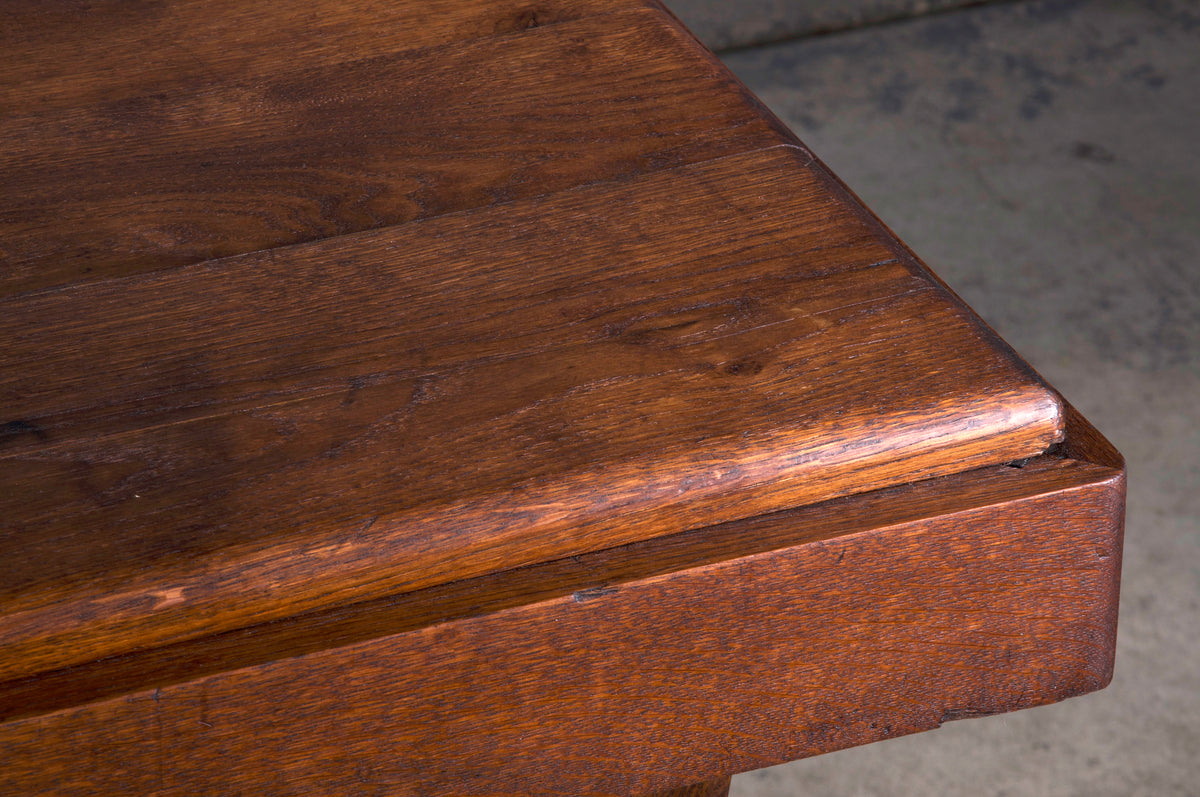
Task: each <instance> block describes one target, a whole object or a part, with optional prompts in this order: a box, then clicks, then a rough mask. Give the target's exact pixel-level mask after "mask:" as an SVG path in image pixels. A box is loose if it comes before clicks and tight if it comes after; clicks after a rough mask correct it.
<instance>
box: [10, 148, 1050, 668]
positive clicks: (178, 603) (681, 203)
mask: <svg viewBox="0 0 1200 797" xmlns="http://www.w3.org/2000/svg"><path fill="white" fill-rule="evenodd" d="M806 161H807V155H806V153H803V152H800V151H796V150H793V149H790V148H776V149H773V150H767V151H762V152H756V153H747V154H745V155H739V156H732V157H730V158H726V159H721V160H717V161H712V162H710V163H707V164H701V165H697V166H693V167H685V168H681V169H678V170H670V171H664V172H659V173H656V174H653V175H647V176H643V177H639V178H636V179H631V180H628V181H623V182H614V183H606V184H603V185H598V186H594V187H588V188H583V189H579V190H576V191H567V192H561V193H558V194H555V195H554V196H552V197H548V198H545V199H538V200H530V201H526V202H522V203H513V204H511V205H507V206H503V207H497V208H490V209H486V210H480V211H475V212H471V213H467V214H458V215H454V216H447V217H442V218H439V219H431V220H427V221H422V222H419V223H416V224H413V225H409V226H405V227H394V228H389V229H387V230H382V231H377V232H372V233H365V234H361V235H358V236H354V237H342V238H338V239H334V240H330V241H325V242H320V243H316V244H311V245H306V246H300V247H291V248H288V249H280V250H274V251H271V252H267V253H262V254H256V255H247V256H244V257H240V258H232V259H229V260H226V261H223V262H213V263H206V264H202V265H197V266H194V267H188V268H182V269H175V270H171V271H169V272H164V273H158V274H150V275H143V276H138V277H132V278H127V279H123V280H113V281H108V282H102V283H96V284H92V285H86V286H81V287H79V288H75V289H72V290H70V291H59V292H51V293H47V294H42V295H35V296H26V297H19V298H17V299H13V300H9V301H7V302H0V307H2V308H3V310H4V312H3V313H2V314H0V337H4V338H5V339H6V340H8V341H9V345H8V346H7V347H6V349H5V350H4V351H3V352H0V370H2V372H3V373H4V374H5V376H4V377H3V378H2V381H0V397H2V398H3V401H4V407H5V411H6V413H7V417H6V418H5V419H4V421H5V422H7V423H9V424H10V427H9V428H10V429H14V427H13V426H12V424H14V423H15V424H20V425H19V426H17V427H15V429H14V431H15V433H14V434H10V437H9V439H8V440H7V441H6V443H7V445H5V447H4V449H3V450H2V451H0V457H2V458H0V478H3V479H4V481H5V483H6V484H7V485H8V489H7V491H6V494H5V495H4V496H2V497H0V512H2V513H3V516H4V517H5V520H4V523H3V529H4V531H3V533H2V534H0V584H2V585H3V587H2V591H0V596H2V597H3V598H4V614H3V616H0V639H3V640H4V642H5V644H6V651H7V652H8V654H9V655H8V656H6V658H5V660H4V661H3V662H2V663H0V676H4V677H13V676H16V675H20V674H25V673H30V672H36V671H37V670H39V669H44V668H52V667H59V666H64V665H67V664H71V663H74V662H79V661H86V660H87V659H89V658H95V657H98V656H104V655H109V654H112V653H116V652H119V651H121V650H124V649H128V648H129V647H131V646H134V645H137V646H140V645H146V644H158V643H161V642H164V641H169V640H172V639H179V638H183V637H185V636H189V635H195V634H197V633H200V632H202V631H203V632H212V631H214V630H224V629H230V628H237V627H239V626H242V625H246V624H247V623H252V622H260V621H263V620H268V619H273V618H278V617H284V616H288V615H290V614H294V613H296V612H299V611H308V610H312V609H315V608H318V607H320V606H324V605H330V604H336V603H339V602H343V601H346V600H361V599H365V598H370V597H373V596H379V595H386V594H390V593H393V592H397V591H404V590H410V589H415V588H419V587H423V586H428V585H431V584H436V583H439V582H442V581H448V580H452V579H455V578H464V577H469V576H473V575H478V574H480V573H483V572H487V571H489V570H495V569H503V568H506V567H512V566H515V565H520V564H525V563H528V562H535V561H541V560H545V559H551V558H556V557H558V556H563V555H567V554H571V553H579V552H583V551H588V550H595V549H598V548H604V547H609V546H612V545H617V544H621V543H624V542H629V541H632V540H636V539H643V538H646V537H651V536H656V535H661V534H668V533H672V532H675V531H679V530H681V529H686V528H692V527H695V526H698V525H706V524H711V523H716V522H724V521H728V520H732V519H735V518H740V517H746V516H749V515H754V514H758V513H762V512H768V511H773V510H777V509H783V508H787V507H790V506H797V505H802V504H805V503H811V502H814V501H820V500H824V499H827V498H831V497H834V496H836V495H841V494H846V493H849V492H860V491H864V490H870V489H876V488H879V487H884V486H888V485H891V484H897V483H901V482H905V481H911V480H913V479H919V478H927V477H930V476H935V475H941V474H945V473H951V472H955V471H961V470H964V469H966V468H970V467H976V466H979V465H985V464H994V463H997V462H1005V461H1008V460H1012V459H1018V458H1022V457H1029V456H1032V455H1035V454H1037V453H1039V452H1041V451H1043V450H1045V449H1046V448H1047V447H1048V446H1050V445H1052V444H1053V443H1055V442H1056V441H1057V440H1059V439H1060V438H1061V427H1060V421H1059V408H1058V402H1057V399H1056V397H1055V396H1054V395H1053V394H1052V393H1051V392H1050V391H1049V390H1048V389H1047V388H1046V387H1045V386H1043V385H1042V384H1041V383H1039V382H1037V381H1035V380H1033V379H1031V378H1028V377H1027V376H1026V375H1025V373H1024V372H1023V370H1022V369H1021V368H1020V367H1019V366H1017V365H1016V364H1014V362H1013V361H1012V360H1011V359H1009V358H1007V357H1006V356H1004V355H1003V353H1000V352H998V351H997V350H996V349H995V348H994V347H993V346H992V345H991V344H990V343H989V342H988V341H987V340H986V339H985V338H984V337H983V336H982V335H981V333H980V331H979V329H978V326H977V324H976V322H975V321H974V319H973V318H972V317H970V316H969V314H967V313H966V312H965V311H963V310H961V309H960V308H957V307H955V306H953V305H952V304H951V303H950V302H948V301H947V299H946V296H945V294H944V292H943V291H942V290H941V289H940V288H939V287H938V286H937V285H936V284H935V283H934V282H933V281H932V280H930V279H929V278H928V277H927V276H926V275H924V274H923V273H921V272H919V271H914V270H913V269H911V268H909V267H908V266H906V265H903V264H899V263H896V262H894V261H893V260H891V259H890V258H889V257H888V253H887V250H886V249H885V248H883V247H882V246H881V245H879V243H877V241H876V240H875V239H874V238H873V237H872V236H871V235H870V233H869V230H868V229H867V228H866V227H865V226H864V225H863V224H861V223H859V222H858V221H857V219H856V216H855V215H853V214H852V213H851V212H850V211H849V210H848V209H846V208H845V207H843V206H841V205H839V204H838V203H836V202H831V201H829V200H827V199H826V198H825V197H826V196H827V195H826V193H825V190H824V186H825V183H824V182H822V181H821V180H820V179H818V178H817V177H816V176H815V175H814V174H813V173H812V172H810V171H808V170H806V169H805V168H804V167H805V163H806ZM745 216H750V217H752V218H754V219H755V220H756V224H755V225H753V226H752V227H751V228H749V229H751V230H752V232H751V233H750V234H749V235H743V234H742V233H741V232H740V231H739V227H738V226H737V225H738V221H739V219H740V218H743V217H745ZM646 219H654V225H655V230H656V233H655V234H654V235H647V234H645V233H644V232H642V231H641V228H642V226H643V225H644V224H645V220H646ZM564 246H566V247H569V248H570V250H571V251H572V252H573V253H574V257H573V258H572V259H571V260H570V261H569V262H567V263H564V262H563V260H562V258H561V254H560V253H561V251H562V248H563V247H564ZM449 252H453V256H454V259H453V260H450V259H449V258H448V253H449ZM344 263H354V268H353V270H350V271H345V273H344V274H343V275H342V276H339V277H336V278H331V275H333V274H335V273H337V269H338V268H339V264H344ZM614 264H619V266H620V268H619V269H615V270H614ZM343 268H344V267H343ZM45 319H59V320H58V321H57V323H54V324H49V325H47V324H45V323H44V320H45ZM447 452H453V453H452V456H448V455H447ZM46 485H53V486H54V487H53V489H52V490H47V489H46ZM117 529H120V534H119V536H114V531H115V530H117Z"/></svg>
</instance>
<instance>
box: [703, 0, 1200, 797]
mask: <svg viewBox="0 0 1200 797" xmlns="http://www.w3.org/2000/svg"><path fill="white" fill-rule="evenodd" d="M725 61H726V63H727V64H728V65H729V66H730V67H731V68H732V69H733V70H734V71H735V72H736V73H737V74H738V75H739V76H740V77H741V78H742V79H743V80H744V81H745V82H746V83H747V84H749V86H750V87H751V88H752V89H753V90H754V91H755V92H756V93H757V94H758V95H759V96H760V97H761V98H762V99H763V100H764V101H765V102H766V104H767V105H768V106H769V107H771V108H772V109H774V110H775V111H776V113H778V114H779V115H780V116H781V117H782V118H783V119H784V121H785V122H787V123H788V124H789V125H790V126H791V127H792V129H793V130H795V131H796V133H797V134H798V135H799V136H800V138H801V139H803V140H804V141H805V142H806V143H808V144H809V145H810V146H811V147H812V148H813V150H815V151H816V153H817V155H818V156H820V157H821V158H822V159H824V160H825V161H826V162H827V163H828V164H829V165H830V166H831V167H832V168H833V170H834V171H835V172H836V173H838V174H839V175H841V177H842V178H843V179H844V180H845V181H846V182H847V183H848V184H849V185H850V186H851V188H853V189H854V190H856V191H857V192H858V193H859V194H860V196H861V197H862V198H863V199H864V201H865V202H866V203H867V205H868V206H870V207H871V208H873V209H874V210H875V211H876V212H877V213H878V214H879V215H880V216H881V217H882V218H883V220H884V221H885V222H887V223H888V224H889V225H891V227H892V228H893V229H894V230H895V231H896V232H897V233H898V234H899V235H900V237H901V238H903V239H904V240H905V241H907V242H908V243H909V244H910V245H911V246H912V247H913V249H915V250H916V252H917V253H918V254H920V255H921V256H923V257H924V258H925V259H926V261H927V262H928V263H929V265H930V266H931V267H932V268H933V269H934V270H935V271H937V272H938V273H939V274H941V275H942V277H943V278H945V279H946V280H947V281H948V282H949V283H950V285H951V286H952V287H953V288H955V289H956V290H957V291H958V292H959V293H960V294H961V295H962V296H963V297H964V298H965V299H966V300H967V302H968V303H970V304H971V305H972V306H973V307H974V308H975V309H976V310H977V311H978V312H979V313H980V314H981V315H982V316H983V317H984V318H985V319H986V320H987V321H988V322H990V323H991V324H992V325H993V326H994V327H995V328H996V329H997V330H998V331H999V332H1000V334H1001V335H1002V336H1003V337H1005V338H1006V339H1007V340H1008V341H1009V342H1010V343H1012V344H1013V346H1014V347H1015V348H1016V349H1017V350H1018V351H1019V352H1021V353H1022V354H1023V355H1024V356H1025V357H1026V358H1027V359H1028V360H1029V361H1030V362H1031V363H1033V365H1034V366H1035V367H1036V368H1038V370H1040V371H1041V373H1042V374H1044V375H1045V376H1046V378H1047V379H1048V380H1049V381H1050V382H1051V383H1052V384H1054V385H1055V386H1057V387H1058V388H1060V389H1061V390H1062V391H1063V393H1064V394H1065V395H1066V396H1067V397H1068V398H1069V399H1070V400H1071V401H1072V402H1073V403H1074V404H1075V405H1076V406H1078V407H1079V408H1080V410H1082V411H1083V412H1084V414H1085V415H1087V416H1088V417H1089V418H1090V419H1091V420H1092V421H1093V422H1094V423H1095V424H1096V426H1097V427H1098V428H1099V429H1101V431H1103V432H1105V434H1106V435H1107V436H1108V437H1109V438H1110V439H1111V440H1112V441H1113V442H1114V443H1115V444H1116V445H1117V446H1118V447H1119V448H1120V449H1121V450H1122V451H1123V452H1124V454H1125V456H1126V457H1127V458H1128V461H1129V472H1130V493H1129V506H1128V521H1127V537H1126V554H1125V566H1124V567H1125V569H1124V585H1123V590H1122V599H1121V619H1120V641H1119V645H1118V656H1117V670H1116V677H1115V679H1114V681H1113V683H1112V685H1111V686H1110V687H1109V688H1108V689H1107V690H1105V691H1102V692H1099V693H1096V694H1094V695H1089V696H1086V697H1082V698H1076V699H1074V700H1069V701H1066V702H1065V703H1061V704H1058V705H1054V706H1048V707H1045V708H1039V709H1033V710H1029V711H1024V712H1018V713H1015V714H1008V715H1003V716H998V717H990V718H986V719H976V720H964V721H959V722H953V723H950V724H948V725H947V726H945V727H944V728H941V729H939V730H936V731H932V732H929V733H925V734H919V735H917V736H912V737H907V738H903V739H897V740H894V741H887V742H882V743H879V744H875V745H870V746H867V747H863V748H858V749H854V750H848V751H844V752H839V753H834V754H831V755H826V756H822V757H819V758H815V759H809V760H807V761H801V762H798V763H795V764H790V765H787V766H782V767H776V768H773V769H768V770H763V771H761V772H755V773H750V774H747V775H742V776H739V777H737V778H735V779H734V786H733V790H732V792H731V794H732V795H734V797H768V795H771V796H776V795H777V796H782V795H805V796H806V797H815V796H816V795H838V796H839V797H850V795H922V796H923V797H924V796H926V795H957V794H963V795H967V794H969V795H979V796H980V797H986V796H987V795H996V796H997V797H999V795H1039V796H1040V795H1094V796H1097V797H1102V796H1103V795H1114V796H1115V795H1122V797H1125V796H1127V795H1196V794H1200V643H1198V639H1200V623H1198V615H1200V611H1198V610H1200V535H1198V534H1197V519H1198V518H1200V479H1198V478H1197V476H1198V474H1200V465H1198V461H1200V4H1198V3H1196V2H1181V1H1179V0H1162V1H1159V2H1153V1H1147V2H1140V3H1135V2H1132V0H1096V1H1095V2H1059V1H1055V2H1015V3H997V4H993V5H986V6H981V7H973V8H967V9H962V10H957V11H952V12H947V13H942V14H937V15H932V16H926V17H923V18H917V19H912V20H908V21H903V22H893V23H888V24H883V25H876V26H873V27H867V28H860V29H857V30H853V31H849V32H843V33H837V34H832V35H827V36H822V37H815V38H805V39H799V40H795V41H790V42H785V43H779V44H775V45H770V46H763V47H757V48H753V49H747V50H741V51H738V52H735V53H729V54H727V55H726V56H725Z"/></svg>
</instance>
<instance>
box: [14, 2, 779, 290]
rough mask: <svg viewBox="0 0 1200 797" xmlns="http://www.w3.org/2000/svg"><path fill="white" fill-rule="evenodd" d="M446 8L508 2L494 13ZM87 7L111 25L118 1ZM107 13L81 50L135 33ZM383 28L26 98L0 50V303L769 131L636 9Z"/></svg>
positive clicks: (750, 143) (529, 189)
mask: <svg viewBox="0 0 1200 797" xmlns="http://www.w3.org/2000/svg"><path fill="white" fill-rule="evenodd" d="M395 5H397V6H401V7H407V8H408V11H407V12H405V13H408V14H413V13H415V9H416V8H417V7H416V6H413V5H407V6H406V4H402V3H401V4H395ZM466 6H467V7H468V8H474V9H476V11H475V12H474V13H476V14H478V13H480V10H481V9H485V8H486V13H489V14H492V15H493V16H495V15H501V14H505V15H507V14H511V8H510V7H506V6H504V4H500V6H497V5H495V4H481V3H468V4H466ZM246 7H247V8H249V6H246ZM551 7H553V6H551ZM107 8H108V10H109V12H110V16H114V17H115V18H116V19H117V20H118V21H119V19H120V18H121V17H122V15H123V14H125V13H126V12H124V11H123V9H125V8H126V6H124V5H109V6H108V7H107ZM255 8H257V6H255ZM194 13H200V12H198V11H196V12H194ZM298 13H299V12H296V11H292V12H287V14H285V16H286V15H288V14H290V15H295V14H298ZM346 13H351V12H346ZM419 13H422V14H423V13H424V11H420V12H419ZM556 13H557V12H556ZM97 14H98V12H94V11H93V12H89V14H85V15H84V17H83V21H81V22H77V23H76V24H77V25H79V24H83V22H86V21H87V20H91V19H92V18H93V16H96V15H97ZM308 14H309V12H308V11H305V12H304V18H305V19H307V15H308ZM34 16H37V15H36V14H34ZM100 16H101V18H102V19H108V17H106V16H103V15H100ZM135 16H136V15H135ZM335 16H336V15H335ZM189 18H190V16H189ZM505 18H507V17H505ZM285 22H286V23H287V24H291V25H293V26H300V25H301V23H302V22H303V19H290V17H289V20H285ZM339 24H341V25H343V26H344V25H347V24H349V22H348V21H346V18H344V19H343V22H341V23H339ZM358 24H359V25H362V26H364V27H368V28H369V26H370V25H371V24H372V23H371V22H370V21H369V20H368V21H365V22H362V21H360V22H359V23H358ZM110 25H111V26H112V27H114V29H115V34H117V38H116V40H115V41H114V42H111V43H110V44H109V45H104V46H100V47H99V52H98V54H97V55H94V56H92V58H91V59H90V61H89V62H92V63H95V62H97V61H98V60H99V61H102V60H103V59H104V58H105V57H107V56H106V54H107V53H108V52H109V50H110V49H120V50H121V51H122V52H131V51H130V50H128V49H127V48H130V47H132V46H134V45H135V44H136V43H137V41H139V40H140V39H139V37H140V36H144V35H148V34H145V32H144V31H143V32H137V31H135V32H134V33H129V34H128V36H130V37H131V38H130V39H129V40H128V41H126V40H125V39H122V38H121V37H120V35H121V34H126V33H127V32H126V31H124V29H123V27H122V26H121V25H120V24H118V23H117V22H111V23H110ZM104 27H105V26H104V25H101V26H100V28H101V29H104ZM135 27H136V26H135ZM142 27H146V26H144V25H143V26H142ZM150 29H153V26H150ZM339 29H341V28H339ZM388 29H389V30H391V31H392V34H391V35H392V36H393V38H395V39H397V41H395V42H392V43H391V46H385V45H386V44H387V42H383V43H380V42H375V41H374V40H375V39H376V38H378V36H379V34H372V35H371V36H372V41H373V42H374V45H373V48H370V49H366V50H365V51H359V50H357V49H353V46H354V45H355V44H356V43H357V42H356V41H355V38H354V36H351V35H350V34H348V33H347V34H346V35H345V36H333V37H332V38H331V39H330V40H329V41H325V40H322V39H320V38H318V37H316V35H315V34H316V33H317V32H319V30H318V31H308V32H307V33H306V34H305V35H306V36H308V39H307V41H309V45H310V47H319V48H320V49H321V52H322V53H323V55H321V57H319V58H315V59H305V58H298V57H296V54H295V53H293V52H292V51H291V50H289V49H288V48H286V47H278V48H275V49H265V48H264V47H262V46H258V47H257V49H251V50H250V51H249V53H250V54H246V51H243V50H240V49H238V48H237V47H236V46H230V44H229V36H228V35H213V36H210V37H208V38H206V39H202V41H201V42H200V43H199V44H198V45H197V46H199V47H201V48H202V49H203V48H204V47H207V48H208V50H205V53H206V55H205V56H204V58H202V59H201V62H200V65H199V66H197V67H196V68H197V69H199V68H201V67H203V66H204V64H205V63H208V62H209V61H215V62H218V63H220V59H224V58H231V59H233V63H232V64H229V65H226V66H225V67H222V68H217V67H216V66H212V67H210V68H207V71H205V72H203V73H201V74H191V73H190V72H188V71H187V70H183V72H182V73H179V72H178V70H176V71H172V70H169V69H168V70H166V71H164V72H163V73H160V72H158V71H157V70H156V69H154V68H153V61H154V59H151V65H150V66H148V67H147V69H148V72H147V74H146V75H143V74H142V72H140V71H137V70H135V73H134V74H133V75H131V76H130V77H129V78H128V80H129V81H131V82H129V83H126V82H124V81H126V78H125V77H124V75H123V73H121V72H106V71H103V70H98V69H94V70H91V71H89V70H87V69H83V70H82V71H81V73H80V76H79V77H78V79H77V80H76V81H75V82H71V81H66V82H64V81H56V82H55V83H54V85H56V86H66V87H75V88H73V89H72V91H74V92H75V94H77V95H79V96H78V97H77V98H76V100H75V102H73V103H69V104H68V103H65V102H64V103H58V102H43V100H42V98H41V96H40V95H39V94H38V93H37V91H38V89H37V86H38V85H39V84H38V82H37V81H36V80H31V81H28V82H26V81H25V77H26V71H27V70H28V69H29V68H28V67H23V66H22V65H21V64H20V62H19V61H13V62H11V63H12V65H11V66H8V67H7V68H6V69H5V73H4V82H5V83H7V84H9V86H10V88H9V92H10V93H11V94H12V95H13V96H12V97H11V109H10V112H8V113H6V114H5V115H4V116H2V117H0V136H3V138H4V141H5V147H4V150H3V152H0V184H2V185H4V187H5V191H4V196H3V198H2V199H0V295H11V294H14V293H18V292H23V291H29V290H35V289H44V288H48V287H53V286H58V285H66V284H71V283H78V282H80V281H84V280H93V279H99V278H103V277H110V276H118V275H125V274H131V273H136V272H140V271H147V270H153V269H159V268H163V267H166V266H171V265H179V264H185V263H192V262H197V261H200V260H205V259H210V258H214V257H223V256H227V255H232V254H238V253H242V252H248V251H253V250H258V249H264V248H269V247H275V246H281V245H284V244H290V243H294V242H298V241H309V240H317V239H321V238H326V237H329V236H336V235H341V234H345V233H350V232H355V231H359V230H364V229H373V228H378V227H384V226H387V225H390V224H397V223H401V222H404V221H409V220H412V219H415V218H424V217H429V216H436V215H440V214H444V213H449V212H453V211H457V210H462V209H464V208H472V207H480V206H485V205H491V204H495V203H497V202H504V201H508V200H511V199H514V198H519V197H527V196H532V195H537V194H544V193H548V192H552V191H554V190H557V189H561V188H566V187H569V186H573V185H578V184H582V183H587V182H593V181H596V180H603V179H608V178H612V177H616V176H620V175H623V174H633V173H638V172H644V171H649V170H653V169H657V168H663V167H670V166H674V165H678V164H681V163H690V162H696V161H702V160H706V159H710V158H714V157H718V156H720V155H724V154H729V153H732V152H738V151H744V150H747V149H753V148H756V147H760V146H766V145H770V144H775V143H779V142H780V141H783V140H788V139H790V136H786V137H785V135H784V134H783V133H782V132H781V128H780V127H779V126H778V125H777V123H775V122H774V121H773V120H772V119H770V118H769V117H764V116H762V115H761V113H760V112H759V111H758V109H757V107H756V105H755V104H754V103H752V102H750V101H749V100H748V99H747V95H746V94H745V93H744V91H743V90H740V89H739V88H738V86H737V84H736V82H735V81H734V80H733V79H732V78H731V77H730V76H729V75H728V74H727V73H726V72H724V70H722V69H721V68H720V67H719V65H718V64H716V62H715V60H714V59H712V58H711V57H710V56H708V55H707V54H705V55H703V56H701V55H699V54H698V53H700V52H702V50H701V48H700V47H699V45H697V44H696V43H695V42H693V41H692V40H691V39H690V37H688V36H687V35H686V34H685V33H684V32H682V31H681V30H680V29H679V28H677V27H675V26H674V25H673V24H672V23H671V22H670V21H669V20H667V18H666V17H664V16H663V15H662V14H661V13H659V12H657V11H654V10H652V9H633V10H628V11H623V12H620V13H616V14H607V15H601V16H598V17H585V18H583V19H578V20H572V21H566V22H561V23H558V24H553V25H546V26H543V27H537V28H534V29H530V30H528V31H526V32H524V33H522V34H520V35H511V36H499V37H492V38H487V39H475V40H471V41H465V42H453V43H450V44H447V45H445V46H443V47H440V48H435V49H434V50H432V51H430V50H420V51H419V52H418V53H415V54H414V53H413V52H410V51H407V50H404V49H403V47H402V44H401V43H402V42H405V41H407V36H406V35H405V33H404V31H405V30H406V29H405V28H400V27H390V28H388ZM75 30H76V33H75V35H76V36H78V35H79V31H81V30H85V31H86V34H84V35H86V36H87V37H88V40H89V41H95V40H97V38H98V37H100V34H98V33H97V31H96V30H94V29H92V28H79V27H77V28H75ZM137 30H138V31H140V30H141V28H138V29H137ZM224 30H225V28H224V27H222V28H221V31H224ZM42 33H43V31H42V29H41V28H39V29H38V30H37V31H35V32H33V33H30V34H29V35H30V36H34V37H36V36H38V35H41V34H42ZM255 35H257V36H260V37H261V36H262V35H263V34H262V33H261V31H260V32H259V33H258V34H255ZM296 35H299V33H297V34H296ZM364 35H367V34H364ZM435 35H438V34H436V32H435ZM51 38H52V39H53V37H51ZM101 38H102V37H101ZM233 38H234V39H235V40H236V39H237V37H236V36H234V37H233ZM35 40H36V38H35ZM189 41H190V39H189ZM417 41H418V42H419V41H421V39H420V37H418V38H417ZM205 42H208V44H207V45H206V44H205ZM234 44H236V41H235V42H234ZM253 44H255V42H250V43H249V44H248V45H247V46H251V45H253ZM258 44H260V45H261V44H262V43H261V42H258ZM42 46H44V47H49V46H50V44H46V43H43V45H42ZM79 46H82V45H79ZM301 49H302V50H303V48H301ZM132 52H137V51H136V50H134V51H132ZM634 56H637V57H634ZM10 57H11V56H6V57H5V61H6V62H9V60H10ZM171 57H177V56H171ZM205 59H207V60H205ZM246 59H253V60H254V63H253V64H251V65H246V64H243V62H244V61H245V60H246ZM85 60H88V59H85ZM143 77H145V78H146V79H153V81H154V85H153V86H149V87H148V86H144V85H142V84H141V83H140V82H139V81H141V80H142V78H143ZM52 78H53V76H52V77H51V78H49V79H52ZM76 83H78V84H80V85H78V86H76ZM63 90H64V91H65V90H66V88H64V89H63Z"/></svg>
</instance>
